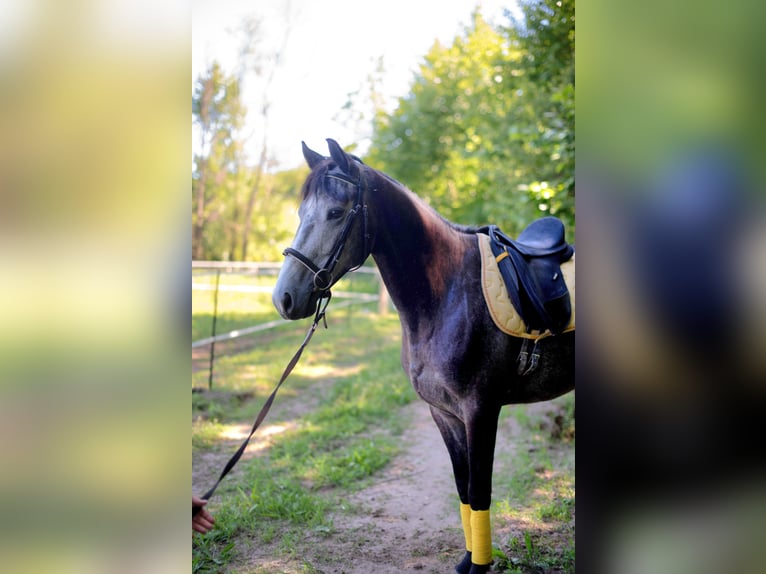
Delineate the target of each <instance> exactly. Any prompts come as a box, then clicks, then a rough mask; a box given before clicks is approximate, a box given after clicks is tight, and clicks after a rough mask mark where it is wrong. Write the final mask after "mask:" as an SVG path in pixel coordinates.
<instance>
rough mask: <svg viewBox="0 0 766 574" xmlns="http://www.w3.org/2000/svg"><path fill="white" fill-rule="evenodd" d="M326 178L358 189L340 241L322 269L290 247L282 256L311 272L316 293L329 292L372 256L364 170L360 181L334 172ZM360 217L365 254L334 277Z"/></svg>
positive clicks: (361, 172)
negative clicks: (352, 229) (296, 261)
mask: <svg viewBox="0 0 766 574" xmlns="http://www.w3.org/2000/svg"><path fill="white" fill-rule="evenodd" d="M324 177H330V178H333V179H337V180H340V181H343V182H345V183H348V184H351V185H353V186H354V187H356V200H355V201H354V207H353V208H352V209H351V211H349V212H348V215H347V216H346V222H345V223H344V225H343V229H341V232H340V235H339V236H338V239H337V240H336V241H335V245H334V246H333V248H332V251H331V252H330V256H329V257H328V258H327V261H326V262H325V264H324V265H323V266H322V267H321V268H320V267H319V266H318V265H316V263H314V262H313V261H312V260H311V259H309V258H308V257H306V256H305V255H304V254H303V253H301V252H300V251H298V250H297V249H293V248H292V247H288V248H287V249H285V250H284V251H283V252H282V255H284V256H285V257H288V256H290V257H294V258H295V259H297V260H298V261H299V262H300V263H301V264H302V265H303V266H304V267H306V269H308V270H309V271H311V272H312V273H313V274H314V276H313V279H312V283H313V290H314V291H315V292H316V291H320V292H323V293H324V292H327V291H329V290H330V287H332V286H333V285H334V284H335V282H336V281H337V280H338V279H340V278H341V277H342V276H343V275H345V273H348V272H349V271H355V270H357V269H359V267H361V266H362V264H363V263H364V262H365V260H366V259H367V256H368V255H369V254H370V248H369V242H370V236H369V234H368V230H367V204H366V203H365V202H364V191H365V187H366V180H365V178H364V173H363V170H362V169H361V168H360V170H359V181H354V180H353V179H351V178H350V177H349V176H347V175H346V174H345V173H343V172H341V171H334V170H331V171H329V172H327V173H326V174H325V175H324ZM359 215H361V216H362V240H363V241H364V252H363V256H362V259H361V260H360V261H359V263H358V264H357V265H355V266H354V267H352V268H351V269H348V270H347V271H345V272H344V273H343V274H341V275H340V276H338V277H334V276H333V271H334V270H335V266H336V265H337V264H338V260H339V259H340V256H341V254H342V253H343V248H344V247H345V246H346V240H347V239H348V236H349V235H350V233H351V227H352V226H353V225H354V220H355V219H356V218H357V216H359Z"/></svg>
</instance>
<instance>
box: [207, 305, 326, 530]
mask: <svg viewBox="0 0 766 574" xmlns="http://www.w3.org/2000/svg"><path fill="white" fill-rule="evenodd" d="M323 299H324V300H325V302H324V305H323V304H322V300H323ZM330 299H332V293H331V292H330V291H325V292H324V293H322V295H321V296H320V297H319V301H318V302H317V310H316V314H315V315H314V322H313V323H312V324H311V327H310V328H309V330H308V333H306V338H305V339H304V340H303V343H302V344H301V346H300V347H299V348H298V350H297V351H296V353H295V355H293V358H292V359H290V362H289V363H288V364H287V367H285V370H284V372H283V373H282V377H281V378H280V379H279V382H278V383H277V386H276V387H274V390H273V391H271V394H270V395H269V398H268V399H266V402H265V403H264V404H263V407H261V412H259V413H258V416H257V417H256V418H255V422H254V423H253V428H252V429H251V430H250V434H249V435H248V436H247V438H246V439H245V440H244V442H243V443H242V444H241V445H240V447H239V448H238V449H237V452H235V453H234V455H233V456H232V457H231V458H230V459H229V462H227V463H226V466H224V467H223V471H222V472H221V476H219V477H218V480H217V481H216V482H215V484H214V485H213V487H212V488H211V489H210V490H208V491H207V492H206V493H205V494H203V495H202V499H203V500H209V499H210V497H211V496H213V493H214V492H215V489H216V488H218V485H219V484H220V483H221V481H222V480H223V479H224V477H225V476H226V475H227V474H229V472H230V471H231V469H232V468H234V465H235V464H237V461H239V459H240V458H241V457H242V454H243V453H244V452H245V449H246V448H247V444H248V443H249V442H250V439H251V438H252V437H253V434H255V431H256V430H257V429H258V427H259V426H261V423H262V422H263V420H264V419H265V418H266V415H267V414H268V412H269V409H271V404H272V403H273V402H274V398H275V397H276V396H277V391H278V390H279V387H281V386H282V383H284V382H285V380H286V379H287V377H289V376H290V373H292V371H293V369H294V368H295V365H297V364H298V360H299V359H300V358H301V355H302V354H303V349H305V348H306V346H307V345H308V344H309V341H311V337H313V336H314V332H315V331H316V330H317V325H319V322H320V321H322V322H323V323H324V327H325V329H326V328H327V316H326V315H325V310H326V309H327V305H329V303H330ZM200 510H202V506H194V505H192V516H196V514H197V513H198V512H199V511H200Z"/></svg>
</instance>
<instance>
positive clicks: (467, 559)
mask: <svg viewBox="0 0 766 574" xmlns="http://www.w3.org/2000/svg"><path fill="white" fill-rule="evenodd" d="M498 415H499V409H498V412H497V413H495V414H494V416H493V415H492V414H491V413H489V414H486V413H485V414H482V416H477V417H473V420H474V423H473V424H472V425H469V427H468V428H466V425H465V424H464V423H463V422H462V421H461V420H460V419H458V418H457V417H455V416H453V415H451V414H449V413H446V412H444V411H442V410H439V409H437V408H435V407H431V416H432V417H433V419H434V422H436V426H437V427H438V429H439V432H440V433H441V435H442V439H443V440H444V444H445V445H446V446H447V451H448V452H449V455H450V460H451V462H452V471H453V473H454V476H455V486H456V487H457V491H458V496H459V497H460V522H461V524H462V526H463V535H464V537H465V547H466V553H465V555H464V556H463V559H462V560H461V562H460V563H459V564H458V565H457V566H456V568H455V570H456V571H457V572H458V574H484V573H485V572H487V571H488V570H489V565H490V563H491V562H492V536H491V532H490V522H489V506H490V503H491V499H492V496H491V494H492V462H493V459H494V451H495V434H496V431H497V416H498Z"/></svg>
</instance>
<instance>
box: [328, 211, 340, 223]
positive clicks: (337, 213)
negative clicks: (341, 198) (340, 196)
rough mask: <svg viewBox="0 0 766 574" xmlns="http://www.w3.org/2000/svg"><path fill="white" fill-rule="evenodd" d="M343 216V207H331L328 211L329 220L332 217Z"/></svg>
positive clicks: (338, 217)
mask: <svg viewBox="0 0 766 574" xmlns="http://www.w3.org/2000/svg"><path fill="white" fill-rule="evenodd" d="M341 217H343V210H342V209H331V210H330V211H328V212H327V220H328V221H330V220H331V219H340V218H341Z"/></svg>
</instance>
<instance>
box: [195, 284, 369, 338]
mask: <svg viewBox="0 0 766 574" xmlns="http://www.w3.org/2000/svg"><path fill="white" fill-rule="evenodd" d="M192 279H193V282H194V283H195V284H201V285H207V286H209V287H214V286H215V281H216V278H215V273H214V272H212V273H211V272H210V271H209V270H208V271H204V272H202V271H195V274H194V275H193V277H192ZM273 284H274V277H273V276H255V275H252V274H246V273H223V272H222V273H221V280H220V285H221V286H224V285H231V286H239V285H243V286H248V287H256V286H258V287H269V286H272V285H273ZM333 290H334V291H337V292H341V291H354V292H360V293H377V292H378V279H377V277H376V276H375V275H372V274H369V273H356V274H355V273H350V274H349V275H348V276H346V277H344V278H343V279H341V280H340V281H339V282H338V283H337V285H336V286H335V287H334V288H333ZM214 309H215V291H212V290H211V291H202V290H197V289H195V290H193V291H192V341H197V340H199V339H204V338H207V337H210V336H211V334H212V328H213V311H214ZM276 319H279V314H278V313H277V311H276V309H274V306H273V305H272V303H271V294H269V293H240V292H236V291H224V290H219V292H218V312H217V318H216V327H215V331H216V334H219V335H220V334H222V333H228V332H229V331H233V330H235V329H243V328H246V327H251V326H253V325H258V324H261V323H265V322H267V321H273V320H276Z"/></svg>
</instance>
